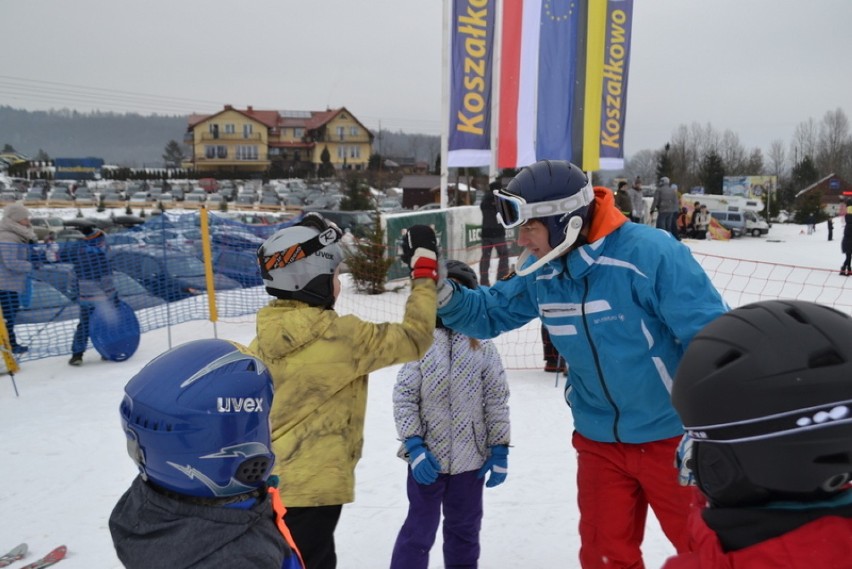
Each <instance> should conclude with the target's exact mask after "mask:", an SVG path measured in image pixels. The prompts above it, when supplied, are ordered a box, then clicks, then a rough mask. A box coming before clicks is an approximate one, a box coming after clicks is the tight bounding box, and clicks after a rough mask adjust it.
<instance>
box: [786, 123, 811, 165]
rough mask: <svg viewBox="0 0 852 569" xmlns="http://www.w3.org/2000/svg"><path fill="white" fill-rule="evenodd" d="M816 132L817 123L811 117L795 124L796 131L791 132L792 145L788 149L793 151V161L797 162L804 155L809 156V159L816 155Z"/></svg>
mask: <svg viewBox="0 0 852 569" xmlns="http://www.w3.org/2000/svg"><path fill="white" fill-rule="evenodd" d="M817 133H818V128H817V124H816V121H815V120H814V119H813V118H809V119H808V120H806V121H803V122H800V123H799V124H797V125H796V131H795V132H794V133H793V143H792V147H791V148H790V151H791V152H792V153H793V162H795V163H797V164H798V163H799V162H801V161H802V160H804V159H805V157H806V156H810V157H811V159H813V158H814V157H815V156H816V150H817V138H818V137H817Z"/></svg>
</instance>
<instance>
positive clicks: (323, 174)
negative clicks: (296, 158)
mask: <svg viewBox="0 0 852 569" xmlns="http://www.w3.org/2000/svg"><path fill="white" fill-rule="evenodd" d="M317 176H319V177H320V178H331V177H332V176H334V164H332V163H331V153H330V152H329V151H328V146H326V147H325V148H323V149H322V153H321V154H320V165H319V170H318V171H317Z"/></svg>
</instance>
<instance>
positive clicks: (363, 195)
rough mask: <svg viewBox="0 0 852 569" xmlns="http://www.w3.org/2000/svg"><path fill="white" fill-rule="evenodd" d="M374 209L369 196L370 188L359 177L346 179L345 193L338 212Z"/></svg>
mask: <svg viewBox="0 0 852 569" xmlns="http://www.w3.org/2000/svg"><path fill="white" fill-rule="evenodd" d="M365 209H375V204H374V203H373V199H372V197H371V196H370V186H368V185H367V183H366V182H365V181H364V179H363V178H361V177H359V176H349V177H348V178H347V179H346V193H345V195H344V196H343V199H342V200H340V211H359V210H365Z"/></svg>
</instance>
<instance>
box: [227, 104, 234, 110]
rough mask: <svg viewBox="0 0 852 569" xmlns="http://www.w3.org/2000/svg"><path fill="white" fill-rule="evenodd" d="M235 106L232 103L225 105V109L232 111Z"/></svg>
mask: <svg viewBox="0 0 852 569" xmlns="http://www.w3.org/2000/svg"><path fill="white" fill-rule="evenodd" d="M233 108H234V107H232V106H231V105H225V110H226V111H230V110H232V109H233Z"/></svg>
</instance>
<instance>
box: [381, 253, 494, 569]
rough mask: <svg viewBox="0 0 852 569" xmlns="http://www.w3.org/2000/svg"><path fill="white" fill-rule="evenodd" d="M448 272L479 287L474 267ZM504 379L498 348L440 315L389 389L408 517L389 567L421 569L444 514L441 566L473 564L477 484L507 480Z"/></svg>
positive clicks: (453, 264)
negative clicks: (404, 463)
mask: <svg viewBox="0 0 852 569" xmlns="http://www.w3.org/2000/svg"><path fill="white" fill-rule="evenodd" d="M447 277H448V278H451V279H453V280H456V281H457V282H459V283H460V284H462V285H464V286H467V287H468V288H476V286H477V280H476V273H474V272H473V270H472V269H471V268H470V267H469V266H467V265H466V264H464V263H461V262H459V261H452V260H450V261H447ZM508 399H509V385H508V383H507V382H506V373H505V371H504V370H503V364H502V363H501V361H500V354H499V353H498V352H497V349H496V347H495V346H494V344H493V343H491V342H490V341H489V340H485V341H479V340H475V339H473V338H470V337H468V336H465V335H463V334H459V333H457V332H453V331H452V330H450V329H448V328H445V327H443V326H442V325H441V323H440V320H439V321H438V327H436V328H435V332H434V342H433V343H432V347H430V348H429V351H428V352H426V355H425V356H424V357H423V359H421V360H420V361H417V362H410V363H407V364H405V365H404V366H403V367H402V369H401V370H400V372H399V375H398V377H397V383H396V385H395V387H394V394H393V403H394V419H395V421H396V429H397V433H398V434H399V437H400V439H401V440H402V441H403V445H402V448H401V449H400V457H402V458H407V459H408V462H409V463H410V468H409V471H408V482H407V488H408V501H409V508H408V517H407V518H406V520H405V523H403V525H402V528H401V529H400V531H399V535H398V536H397V539H396V544H395V545H394V549H393V557H392V559H391V569H421V568H422V569H425V568H426V567H427V565H428V563H429V550H430V549H431V548H432V545H433V544H434V543H435V534H436V532H437V531H438V524H439V523H440V517H441V509H442V508H443V512H444V564H445V566H447V567H476V564H477V560H478V559H479V551H480V547H479V529H480V526H481V524H482V484H483V478H484V476H485V475H486V474H488V473H490V474H489V476H488V482H487V483H486V486H488V487H489V488H491V487H494V486H497V485H499V484H502V483H503V481H505V480H506V469H507V455H508V453H509V405H508Z"/></svg>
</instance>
